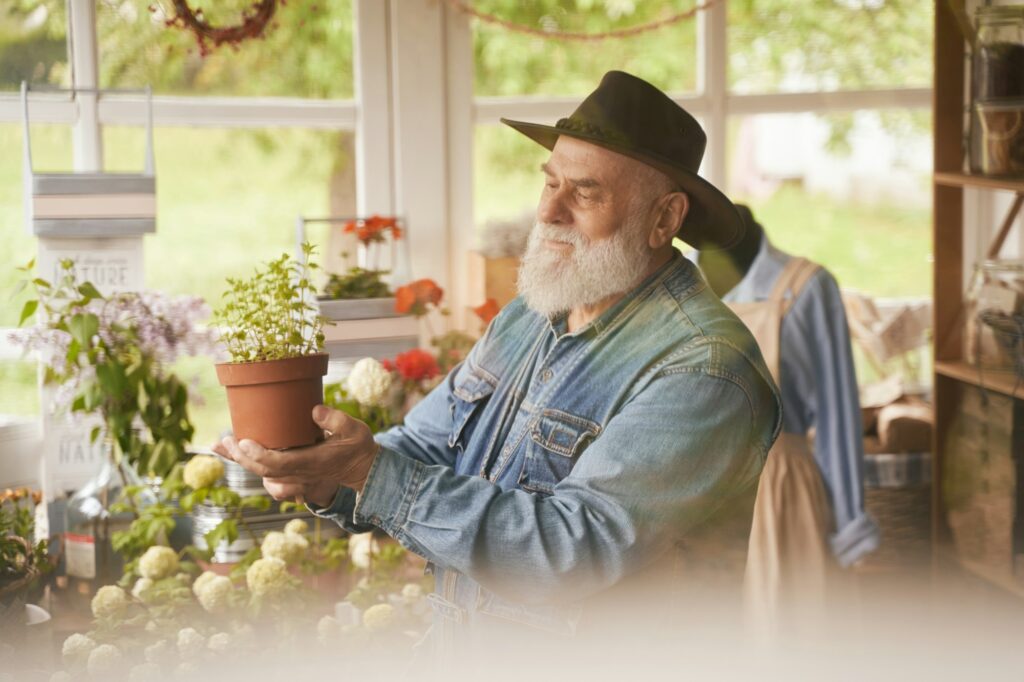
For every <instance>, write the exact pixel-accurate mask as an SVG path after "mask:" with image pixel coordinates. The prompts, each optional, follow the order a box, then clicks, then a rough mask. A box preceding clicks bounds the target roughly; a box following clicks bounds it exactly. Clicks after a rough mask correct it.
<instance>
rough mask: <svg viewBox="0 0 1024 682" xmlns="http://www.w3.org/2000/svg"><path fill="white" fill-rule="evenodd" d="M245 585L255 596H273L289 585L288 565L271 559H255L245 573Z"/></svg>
mask: <svg viewBox="0 0 1024 682" xmlns="http://www.w3.org/2000/svg"><path fill="white" fill-rule="evenodd" d="M245 583H246V585H248V586H249V591H250V592H252V593H253V594H255V595H259V596H262V595H273V594H277V593H279V592H281V591H282V590H284V589H286V588H287V587H289V586H290V585H291V576H289V575H288V565H287V564H285V562H283V561H281V560H280V559H275V558H273V557H269V558H263V559H257V560H256V561H254V562H253V563H252V566H250V567H249V570H247V571H246V572H245Z"/></svg>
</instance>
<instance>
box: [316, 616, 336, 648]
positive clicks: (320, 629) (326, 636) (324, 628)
mask: <svg viewBox="0 0 1024 682" xmlns="http://www.w3.org/2000/svg"><path fill="white" fill-rule="evenodd" d="M340 634H341V623H339V622H338V619H337V618H335V617H334V616H324V617H323V618H321V619H320V620H319V622H317V624H316V636H317V639H318V640H319V641H320V643H321V644H329V643H331V642H333V641H334V640H336V639H337V638H338V635H340Z"/></svg>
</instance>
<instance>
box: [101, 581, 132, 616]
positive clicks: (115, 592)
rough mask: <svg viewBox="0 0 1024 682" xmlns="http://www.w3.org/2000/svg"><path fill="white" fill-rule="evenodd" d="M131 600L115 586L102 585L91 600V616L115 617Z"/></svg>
mask: <svg viewBox="0 0 1024 682" xmlns="http://www.w3.org/2000/svg"><path fill="white" fill-rule="evenodd" d="M130 603H131V600H129V599H128V595H127V594H126V593H125V591H124V590H122V589H121V588H120V587H118V586H117V585H104V586H103V587H101V588H100V589H99V590H97V592H96V596H95V597H93V598H92V615H94V616H96V617H97V618H106V617H108V616H116V615H117V614H119V613H121V612H122V611H124V610H125V609H126V608H127V607H128V605H129V604H130Z"/></svg>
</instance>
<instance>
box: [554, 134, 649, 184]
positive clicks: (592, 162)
mask: <svg viewBox="0 0 1024 682" xmlns="http://www.w3.org/2000/svg"><path fill="white" fill-rule="evenodd" d="M643 165H644V164H642V163H640V162H639V161H637V160H636V159H631V158H629V157H628V156H625V155H623V154H618V153H616V152H613V151H611V150H610V149H606V148H604V147H602V146H600V145H596V144H592V143H590V142H586V141H584V140H579V139H576V138H574V137H568V136H565V135H562V136H560V137H559V138H558V140H557V141H556V142H555V146H554V148H553V149H552V150H551V156H550V157H548V161H547V163H546V164H545V166H546V168H547V169H549V170H551V171H554V172H562V173H567V174H572V175H575V174H578V173H581V172H582V173H586V174H587V175H589V176H592V177H594V178H596V179H599V180H600V179H612V178H614V177H618V176H621V175H622V174H624V173H629V172H631V171H634V170H635V167H636V166H643Z"/></svg>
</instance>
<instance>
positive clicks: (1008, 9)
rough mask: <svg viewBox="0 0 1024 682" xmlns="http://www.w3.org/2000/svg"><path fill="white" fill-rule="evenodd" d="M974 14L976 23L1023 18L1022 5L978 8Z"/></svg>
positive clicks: (1023, 9) (1023, 7)
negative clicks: (976, 19) (976, 18)
mask: <svg viewBox="0 0 1024 682" xmlns="http://www.w3.org/2000/svg"><path fill="white" fill-rule="evenodd" d="M975 14H976V15H977V17H978V21H993V20H995V21H998V20H1000V19H1019V18H1021V17H1024V5H988V6H984V7H979V8H978V9H977V10H976V11H975Z"/></svg>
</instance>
